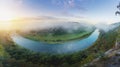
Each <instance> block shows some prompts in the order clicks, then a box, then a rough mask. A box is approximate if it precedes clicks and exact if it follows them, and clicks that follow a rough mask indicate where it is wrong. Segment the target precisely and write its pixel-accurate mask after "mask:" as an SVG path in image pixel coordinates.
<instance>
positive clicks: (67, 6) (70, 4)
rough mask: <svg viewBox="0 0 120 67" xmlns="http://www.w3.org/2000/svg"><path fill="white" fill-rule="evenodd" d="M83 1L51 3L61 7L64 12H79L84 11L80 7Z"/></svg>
mask: <svg viewBox="0 0 120 67" xmlns="http://www.w3.org/2000/svg"><path fill="white" fill-rule="evenodd" d="M84 1H85V0H52V3H53V4H55V5H58V6H61V7H62V6H63V8H64V10H68V9H78V10H80V11H86V9H85V8H84V7H83V6H82V5H80V4H81V3H83V2H84ZM78 3H79V4H78Z"/></svg>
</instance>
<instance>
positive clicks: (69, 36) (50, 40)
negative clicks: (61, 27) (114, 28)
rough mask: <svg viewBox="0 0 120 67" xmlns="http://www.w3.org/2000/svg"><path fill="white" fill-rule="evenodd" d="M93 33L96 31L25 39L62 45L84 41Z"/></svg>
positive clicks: (35, 35)
mask: <svg viewBox="0 0 120 67" xmlns="http://www.w3.org/2000/svg"><path fill="white" fill-rule="evenodd" d="M93 31H94V30H91V31H85V32H82V33H73V34H64V35H60V36H53V35H51V34H48V35H41V34H25V35H24V37H25V38H28V39H31V40H35V41H42V42H47V43H61V42H66V41H71V40H75V39H82V38H84V37H86V36H88V35H90V34H91V33H92V32H93Z"/></svg>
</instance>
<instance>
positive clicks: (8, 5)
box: [0, 0, 120, 24]
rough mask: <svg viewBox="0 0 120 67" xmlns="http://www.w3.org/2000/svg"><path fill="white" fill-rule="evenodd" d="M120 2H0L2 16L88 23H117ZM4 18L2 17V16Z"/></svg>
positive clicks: (31, 0)
mask: <svg viewBox="0 0 120 67" xmlns="http://www.w3.org/2000/svg"><path fill="white" fill-rule="evenodd" d="M119 1H120V0H0V15H1V14H3V16H4V13H5V14H6V15H9V16H8V18H9V17H10V16H13V17H55V18H63V19H67V20H69V21H77V22H88V23H93V24H94V23H107V24H111V23H115V22H119V21H120V19H119V18H120V16H116V15H115V12H116V11H117V10H118V9H117V8H116V6H117V5H118V3H119ZM0 17H2V16H0Z"/></svg>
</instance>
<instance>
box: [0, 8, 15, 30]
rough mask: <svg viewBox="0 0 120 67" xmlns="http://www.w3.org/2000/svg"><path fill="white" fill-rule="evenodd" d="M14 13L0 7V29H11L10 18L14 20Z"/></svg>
mask: <svg viewBox="0 0 120 67" xmlns="http://www.w3.org/2000/svg"><path fill="white" fill-rule="evenodd" d="M15 18H16V17H15V14H14V12H13V11H10V10H5V9H1V10H0V30H1V29H2V30H9V29H11V25H12V22H11V21H12V20H14V19H15Z"/></svg>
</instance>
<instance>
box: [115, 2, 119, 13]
mask: <svg viewBox="0 0 120 67" xmlns="http://www.w3.org/2000/svg"><path fill="white" fill-rule="evenodd" d="M117 8H118V9H119V11H116V12H115V15H117V14H119V15H120V2H119V5H117Z"/></svg>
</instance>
